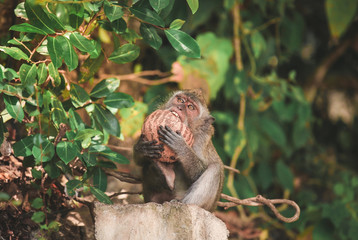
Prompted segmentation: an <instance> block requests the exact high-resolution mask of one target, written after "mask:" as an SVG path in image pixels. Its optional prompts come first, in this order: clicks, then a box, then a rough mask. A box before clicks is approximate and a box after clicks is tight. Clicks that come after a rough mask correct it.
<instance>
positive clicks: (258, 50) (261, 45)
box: [251, 31, 266, 59]
mask: <svg viewBox="0 0 358 240" xmlns="http://www.w3.org/2000/svg"><path fill="white" fill-rule="evenodd" d="M251 46H252V50H253V52H254V57H255V58H256V59H258V58H259V57H260V55H261V54H262V53H263V52H264V51H265V50H266V41H265V39H264V37H263V36H262V34H261V33H260V32H259V31H256V32H254V33H253V34H252V35H251Z"/></svg>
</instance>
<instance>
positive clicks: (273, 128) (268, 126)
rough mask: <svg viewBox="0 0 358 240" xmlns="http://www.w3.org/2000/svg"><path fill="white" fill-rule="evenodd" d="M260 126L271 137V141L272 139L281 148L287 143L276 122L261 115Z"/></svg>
mask: <svg viewBox="0 0 358 240" xmlns="http://www.w3.org/2000/svg"><path fill="white" fill-rule="evenodd" d="M260 127H261V129H262V130H263V131H264V132H265V133H266V134H267V135H268V136H269V137H270V138H271V140H272V141H274V142H275V143H276V144H277V145H279V146H280V147H281V148H284V147H285V145H286V143H287V140H286V135H285V132H284V131H283V129H282V127H281V126H280V125H279V124H278V123H276V122H274V121H272V120H271V119H269V118H266V117H263V118H260Z"/></svg>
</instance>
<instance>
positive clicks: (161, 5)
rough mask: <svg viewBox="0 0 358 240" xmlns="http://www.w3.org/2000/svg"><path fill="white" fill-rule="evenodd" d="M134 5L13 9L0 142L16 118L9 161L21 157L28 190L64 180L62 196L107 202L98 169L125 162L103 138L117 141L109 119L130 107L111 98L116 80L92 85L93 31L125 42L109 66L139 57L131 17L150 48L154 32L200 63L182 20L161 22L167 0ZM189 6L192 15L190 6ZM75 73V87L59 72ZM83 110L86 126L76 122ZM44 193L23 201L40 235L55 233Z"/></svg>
mask: <svg viewBox="0 0 358 240" xmlns="http://www.w3.org/2000/svg"><path fill="white" fill-rule="evenodd" d="M134 3H135V4H133V5H128V4H127V3H118V2H116V1H109V0H100V1H99V0H98V1H51V0H49V1H45V0H42V1H39V0H26V1H25V2H21V3H20V4H19V5H18V6H17V7H16V9H15V14H16V15H17V17H20V18H22V19H23V20H25V21H26V22H24V23H20V24H15V25H13V26H11V27H10V30H11V31H14V32H15V33H16V36H17V37H14V38H13V39H10V40H9V41H8V44H7V45H6V46H0V51H2V52H3V53H4V54H5V55H3V57H4V58H5V59H6V58H7V59H9V58H13V59H15V60H18V61H19V66H16V65H15V66H14V67H4V66H2V65H1V66H0V80H1V82H0V91H1V101H2V102H3V103H4V108H3V109H2V114H1V116H2V117H1V122H0V124H1V126H0V127H1V130H2V131H1V142H2V141H3V139H4V135H3V134H4V131H5V129H6V128H5V125H4V124H7V123H10V122H13V121H14V120H15V121H16V122H19V123H21V124H23V125H24V127H25V128H26V131H25V132H20V133H19V134H20V136H19V139H17V140H16V142H15V143H14V144H13V151H14V156H15V157H17V158H21V159H24V160H23V164H24V165H26V167H31V168H32V171H31V172H32V177H33V179H32V184H34V185H36V186H37V187H38V188H43V190H42V191H46V189H50V188H49V186H47V185H46V186H44V185H43V184H44V182H45V180H46V179H51V181H54V180H58V181H59V179H60V178H61V176H66V178H67V179H68V181H67V183H66V188H65V189H64V190H63V193H64V194H65V195H67V196H68V197H72V196H79V195H83V194H89V193H92V194H93V195H94V196H95V197H96V198H97V199H98V200H99V201H102V202H105V203H108V204H111V203H112V201H111V199H110V198H109V197H108V196H107V195H106V194H105V193H104V192H105V191H106V188H107V176H106V173H105V168H115V167H116V166H115V165H114V164H113V163H119V164H128V163H129V161H128V159H126V158H125V157H124V156H122V155H121V154H119V153H116V152H114V151H112V150H111V149H110V148H109V147H107V146H106V144H107V143H108V139H109V136H110V135H112V136H115V137H117V138H119V137H121V136H122V135H121V126H120V124H119V121H118V118H117V116H116V114H117V112H118V110H119V109H124V108H131V107H132V106H133V105H134V100H133V98H132V97H131V96H130V95H128V94H126V93H122V92H117V89H118V88H119V85H120V80H119V79H117V78H106V79H103V80H101V81H99V82H98V83H96V84H93V78H94V75H95V74H96V72H97V71H98V69H99V68H100V67H101V65H102V63H103V61H104V54H103V52H104V51H103V50H102V44H103V42H101V36H98V34H97V33H98V31H101V30H102V31H103V30H104V29H105V31H107V33H111V34H112V36H113V39H114V42H116V41H117V40H118V38H119V37H122V38H123V39H125V40H126V43H124V44H115V49H114V50H113V52H112V53H111V54H110V55H109V56H108V60H110V61H112V62H114V63H117V64H124V63H129V62H133V61H134V60H136V59H137V58H138V56H139V54H140V48H139V46H138V45H136V44H135V42H136V40H137V39H139V38H141V36H139V35H137V34H134V30H133V29H131V28H129V27H128V26H127V22H128V21H129V20H131V19H137V20H138V21H139V22H140V23H141V25H142V26H141V35H142V37H143V38H144V41H146V42H147V43H148V44H149V45H150V46H152V47H153V48H154V49H158V48H159V47H160V45H161V44H162V37H161V36H160V35H159V34H158V32H161V33H162V34H161V35H162V36H164V33H165V36H167V37H168V40H169V42H170V43H171V44H172V46H173V48H174V49H175V50H177V51H178V53H179V54H183V55H186V56H190V57H196V58H198V57H200V49H199V47H198V44H197V43H196V41H195V40H194V39H193V38H192V37H190V36H189V35H188V34H186V33H185V32H183V31H181V30H180V28H181V25H182V24H183V22H184V21H183V20H179V19H177V20H174V21H173V23H172V24H169V23H167V22H166V18H165V15H164V14H163V12H166V13H170V11H172V7H173V5H172V4H170V1H169V0H166V1H157V0H151V1H149V2H148V1H134ZM188 3H189V5H190V8H192V9H193V12H195V11H196V9H197V1H195V0H194V1H188ZM169 25H170V26H171V27H169ZM165 26H168V27H165ZM81 59H84V60H81ZM74 71H77V72H78V74H79V78H78V81H76V82H73V81H71V82H70V81H69V80H68V79H67V78H66V74H69V73H70V72H74ZM88 84H90V85H92V86H93V87H92V90H91V91H90V92H88V89H86V88H85V86H87V85H88ZM80 110H81V111H80ZM83 110H84V111H85V112H86V114H88V116H89V118H90V121H84V120H83ZM79 113H80V114H79ZM81 116H82V117H81ZM104 159H105V161H104V162H103V160H104ZM110 163H111V164H110ZM75 165H79V166H80V169H81V170H80V171H79V172H75V170H74V166H75ZM4 194H5V193H4ZM49 194H51V193H50V192H49V193H46V194H43V195H41V197H37V198H34V199H30V201H31V208H32V209H33V212H34V213H33V215H32V218H31V219H32V220H33V221H34V222H36V223H38V224H41V228H42V229H46V230H49V229H53V228H56V227H57V225H56V224H54V223H53V222H51V223H48V220H47V219H48V217H49V216H48V214H51V210H50V209H49V208H47V209H46V206H48V205H49V204H50V203H49V202H46V201H48V198H49V197H50V196H49Z"/></svg>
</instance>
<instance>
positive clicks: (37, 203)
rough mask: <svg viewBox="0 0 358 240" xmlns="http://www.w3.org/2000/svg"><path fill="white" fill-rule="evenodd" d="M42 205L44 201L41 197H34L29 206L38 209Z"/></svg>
mask: <svg viewBox="0 0 358 240" xmlns="http://www.w3.org/2000/svg"><path fill="white" fill-rule="evenodd" d="M43 205H44V203H43V201H42V198H35V199H34V200H33V201H32V203H31V207H33V208H35V209H40V208H41V207H42V206H43Z"/></svg>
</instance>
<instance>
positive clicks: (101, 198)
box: [90, 187, 113, 204]
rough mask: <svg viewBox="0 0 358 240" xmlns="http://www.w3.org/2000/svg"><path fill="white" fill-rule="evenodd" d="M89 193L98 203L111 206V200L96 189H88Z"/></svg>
mask: <svg viewBox="0 0 358 240" xmlns="http://www.w3.org/2000/svg"><path fill="white" fill-rule="evenodd" d="M90 190H91V193H92V194H93V195H94V196H95V197H96V198H97V199H98V200H99V201H100V202H103V203H106V204H113V202H112V200H111V199H110V198H109V197H108V196H107V195H106V194H105V193H104V192H103V191H101V190H99V189H98V188H96V187H90Z"/></svg>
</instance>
